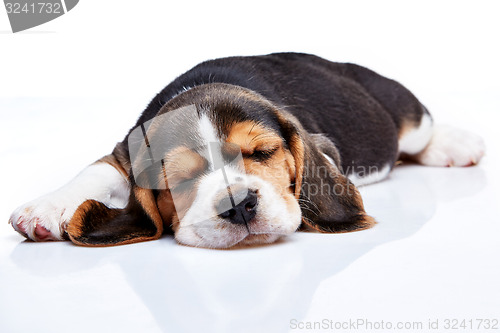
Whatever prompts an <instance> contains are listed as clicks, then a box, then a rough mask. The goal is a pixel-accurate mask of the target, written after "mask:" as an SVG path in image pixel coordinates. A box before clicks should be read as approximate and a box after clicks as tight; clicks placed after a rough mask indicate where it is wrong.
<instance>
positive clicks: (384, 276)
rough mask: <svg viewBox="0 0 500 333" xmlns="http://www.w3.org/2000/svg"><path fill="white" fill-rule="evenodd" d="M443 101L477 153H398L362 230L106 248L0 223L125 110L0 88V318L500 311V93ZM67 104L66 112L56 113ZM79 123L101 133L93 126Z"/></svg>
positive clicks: (374, 318) (134, 325) (134, 324)
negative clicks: (438, 157)
mask: <svg viewBox="0 0 500 333" xmlns="http://www.w3.org/2000/svg"><path fill="white" fill-rule="evenodd" d="M456 98H458V100H457V99H456ZM478 100H480V101H481V103H479V104H478V103H477V102H476V101H478ZM442 103H443V105H454V106H456V107H457V108H454V109H453V110H452V111H450V112H445V111H443V112H439V111H436V112H435V117H436V118H437V119H438V121H439V120H441V119H449V120H450V121H449V122H451V123H455V124H458V125H461V126H462V127H464V126H466V127H470V128H471V129H472V130H475V131H476V132H478V133H481V134H482V135H483V136H484V137H485V139H486V143H487V145H488V154H487V156H486V157H485V158H484V160H483V161H482V162H481V164H480V165H479V166H476V167H471V168H443V169H440V168H430V167H421V166H416V165H404V166H399V167H397V168H396V169H395V170H394V171H393V173H391V175H390V177H389V179H387V180H386V181H384V182H381V183H379V184H375V185H371V186H366V187H364V188H362V194H363V196H364V200H365V205H366V208H367V211H368V212H369V213H371V214H372V215H373V216H375V217H376V219H377V220H378V221H379V224H378V225H377V226H376V227H375V228H373V229H371V230H368V231H363V232H357V233H350V234H337V235H327V234H314V233H297V234H294V235H293V236H291V237H288V238H286V239H284V240H283V241H281V242H280V243H278V244H274V245H270V246H262V247H258V248H249V249H240V250H233V251H220V250H219V251H218V250H206V249H196V248H190V247H185V246H181V245H178V244H176V243H175V241H174V240H173V239H172V237H168V236H165V237H164V238H162V239H161V240H159V241H155V242H149V243H142V244H136V245H127V246H121V247H111V248H82V247H76V246H74V245H72V244H71V243H69V242H47V243H33V242H28V241H24V239H23V237H22V236H20V235H18V234H17V233H15V232H14V231H13V230H11V229H10V227H9V226H8V225H7V224H6V222H7V219H8V216H9V214H10V212H11V210H13V209H14V208H15V207H16V206H17V205H18V204H21V203H23V202H24V201H26V200H29V199H31V198H33V197H34V196H37V195H39V194H42V193H44V192H46V191H48V190H51V189H54V188H56V187H58V186H60V185H62V184H63V183H64V182H65V181H66V180H68V179H70V178H71V177H72V176H73V175H74V173H76V172H77V170H78V169H79V168H81V167H83V166H84V165H85V164H86V163H88V162H91V161H93V160H94V159H96V158H97V157H98V156H99V155H102V154H104V153H106V152H107V151H109V149H110V148H111V147H112V143H113V140H112V139H109V138H108V137H107V136H108V135H110V136H111V137H112V138H114V141H116V140H118V139H119V138H120V137H121V135H122V134H123V133H124V131H125V130H126V128H127V127H128V125H129V124H130V123H129V122H128V121H129V119H124V120H121V121H119V122H116V121H115V123H114V124H115V126H113V128H109V126H110V124H112V123H111V121H112V120H113V116H112V114H106V112H105V111H106V110H109V108H111V107H116V103H115V102H114V101H100V102H99V103H97V101H91V102H88V103H87V104H85V103H84V102H80V103H76V101H74V100H71V99H68V100H63V101H61V100H58V99H53V100H51V99H35V100H30V101H26V100H19V99H10V100H4V101H3V102H2V103H1V105H0V107H1V108H2V109H3V110H6V109H8V110H10V111H11V114H10V116H8V117H7V116H4V114H3V113H2V118H3V119H2V124H7V125H8V126H7V127H6V128H4V130H3V132H2V133H1V134H0V135H1V141H2V142H4V143H6V145H7V147H6V148H2V154H1V161H0V164H1V165H2V170H3V171H2V174H3V175H4V180H3V189H4V190H3V191H2V193H1V199H2V200H1V202H2V206H1V208H0V209H1V211H0V216H1V220H3V221H4V222H5V223H3V224H2V225H1V227H0V295H1V296H0V328H1V329H0V330H1V331H2V332H28V331H32V330H33V331H35V330H37V331H40V332H63V331H67V330H71V331H74V332H85V331H92V332H103V331H110V330H112V331H121V332H136V331H139V330H140V331H142V332H162V331H163V332H257V331H258V332H287V331H297V330H298V328H300V327H307V326H306V325H315V322H318V321H319V322H320V323H321V324H322V325H327V326H322V328H331V327H334V326H328V325H341V324H342V323H344V325H346V324H345V323H348V322H349V321H350V320H351V321H353V320H358V319H362V320H368V321H370V322H371V324H372V325H380V324H381V321H384V323H386V324H387V323H388V322H389V323H390V324H391V325H397V324H398V323H403V324H406V325H410V324H408V323H406V322H411V323H412V324H411V325H414V324H413V323H414V322H416V323H417V325H418V323H420V322H421V323H422V325H423V330H415V331H426V328H427V325H429V320H431V321H433V322H435V320H439V325H442V326H440V327H441V328H444V325H445V320H446V319H459V320H462V319H466V320H474V322H473V323H474V325H476V324H477V322H476V321H475V320H476V319H500V318H499V313H500V287H499V283H498V281H499V280H500V265H499V264H498V256H499V255H500V242H499V241H498V239H499V236H500V221H499V219H498V212H497V210H498V191H497V189H498V186H499V177H498V171H497V170H498V163H500V161H499V158H498V156H497V152H498V151H499V148H500V147H499V142H500V140H499V139H500V133H499V132H498V130H497V129H496V127H497V124H498V123H497V122H498V117H496V118H491V117H492V115H493V114H495V113H494V110H498V108H499V106H500V103H499V100H498V99H490V100H488V99H486V98H481V96H473V97H470V99H467V98H464V97H463V96H462V97H459V96H458V97H457V96H451V97H450V96H449V98H448V99H446V98H445V99H443V101H442ZM448 103H451V104H448ZM89 104H95V105H96V106H95V107H94V108H91V105H89ZM436 104H439V103H436ZM473 106H476V107H475V108H474V111H475V112H473V113H470V112H466V110H469V109H472V107H473ZM69 107H71V108H72V110H73V111H72V114H68V113H65V110H66V109H67V108H69ZM35 109H37V110H40V112H38V113H37V112H34V110H35ZM85 110H92V111H85ZM26 114H30V117H26ZM133 117H135V115H134V116H133ZM133 117H132V116H131V118H133ZM51 119H52V120H53V119H58V122H57V123H55V122H53V121H51ZM21 120H23V126H21V127H19V126H14V125H15V124H19V122H20V121H21ZM73 120H74V121H77V122H78V124H79V126H78V127H74V128H72V127H70V126H63V124H64V123H66V122H67V123H70V122H71V121H73ZM97 120H100V121H97ZM90 127H92V128H93V133H97V134H95V135H93V134H91V135H89V134H88V130H87V128H90ZM75 131H76V133H75ZM80 132H81V133H80ZM85 133H86V134H85ZM98 133H106V134H105V135H106V137H104V136H103V135H100V134H98ZM28 134H29V135H28ZM80 135H81V136H80ZM65 136H70V137H72V138H80V139H79V140H76V139H75V140H76V142H74V143H73V142H70V141H71V140H61V139H60V138H61V137H63V138H64V137H65ZM82 138H85V139H82ZM102 140H104V144H101V145H100V144H99V142H100V141H101V142H102ZM75 146H76V147H78V149H76V150H75V148H74V147H75ZM323 320H326V321H323ZM330 320H332V321H333V322H330ZM360 323H361V322H360ZM316 325H318V324H317V323H316ZM366 325H369V323H366ZM363 328H366V327H365V326H363V325H361V326H359V327H358V329H359V330H360V331H362V329H363ZM368 328H370V327H369V326H368ZM307 331H312V330H307ZM326 331H328V330H326ZM401 331H403V330H401ZM406 331H412V330H406Z"/></svg>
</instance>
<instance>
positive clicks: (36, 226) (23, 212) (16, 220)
mask: <svg viewBox="0 0 500 333" xmlns="http://www.w3.org/2000/svg"><path fill="white" fill-rule="evenodd" d="M81 203H82V201H81V200H75V199H74V198H69V197H68V196H63V194H62V193H58V192H54V193H50V194H47V195H45V196H43V197H40V198H38V199H35V200H33V201H30V202H28V203H27V204H24V205H22V206H21V207H19V208H17V209H16V210H15V211H14V212H13V213H12V215H11V217H10V219H9V223H10V224H12V226H13V227H14V229H15V230H16V231H17V232H19V233H20V234H22V235H23V236H25V237H26V238H29V239H31V240H34V241H46V240H63V239H64V233H65V230H66V226H67V225H68V223H69V221H70V220H71V217H72V216H73V214H74V213H75V211H76V209H77V208H78V206H79V205H80V204H81Z"/></svg>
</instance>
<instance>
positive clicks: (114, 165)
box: [9, 155, 130, 241]
mask: <svg viewBox="0 0 500 333" xmlns="http://www.w3.org/2000/svg"><path fill="white" fill-rule="evenodd" d="M129 192H130V189H129V184H128V180H127V175H126V171H125V170H124V169H123V167H121V165H120V164H119V162H118V161H117V160H116V158H115V157H114V156H113V155H108V156H105V157H103V158H102V159H100V160H98V161H97V162H95V163H94V164H91V165H90V166H88V167H87V168H85V169H84V170H83V171H82V172H80V174H78V175H77V176H76V177H75V178H74V179H73V180H72V181H70V182H69V183H68V184H66V185H64V186H63V187H61V188H60V189H58V190H56V191H54V192H52V193H49V194H46V195H44V196H42V197H40V198H38V199H35V200H33V201H31V202H28V203H27V204H24V205H22V206H21V207H19V208H17V209H16V210H15V211H14V213H12V215H11V217H10V219H9V223H10V224H12V226H13V227H14V229H15V230H16V231H18V232H19V233H21V234H22V235H24V236H25V237H27V238H29V239H31V240H34V241H46V240H63V239H64V236H65V230H66V227H67V224H68V222H69V221H70V220H71V217H72V216H73V214H74V213H75V211H76V209H77V208H78V206H79V205H80V204H81V203H83V202H84V201H86V200H89V199H93V200H96V201H100V202H102V203H104V204H105V205H106V206H108V207H112V208H123V207H125V206H126V204H127V201H128V198H129Z"/></svg>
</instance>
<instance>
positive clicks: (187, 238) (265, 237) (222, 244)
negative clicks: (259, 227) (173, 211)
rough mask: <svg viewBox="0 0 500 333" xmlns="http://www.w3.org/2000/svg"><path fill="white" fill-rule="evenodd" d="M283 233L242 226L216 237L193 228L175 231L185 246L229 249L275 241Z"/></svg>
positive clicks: (179, 240)
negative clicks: (254, 230) (252, 230)
mask: <svg viewBox="0 0 500 333" xmlns="http://www.w3.org/2000/svg"><path fill="white" fill-rule="evenodd" d="M285 235H286V234H285V233H276V232H268V233H266V232H259V233H251V232H248V229H247V228H246V227H244V226H241V227H240V228H231V230H230V231H226V232H222V233H218V235H217V237H213V236H212V237H207V235H201V234H200V233H199V232H197V231H196V229H195V228H186V227H185V228H180V229H179V230H177V232H176V233H175V239H176V240H177V242H179V243H180V244H183V245H187V246H194V247H201V248H209V249H231V248H240V247H246V246H254V245H259V244H270V243H274V242H276V241H277V240H278V239H280V238H281V237H283V236H285Z"/></svg>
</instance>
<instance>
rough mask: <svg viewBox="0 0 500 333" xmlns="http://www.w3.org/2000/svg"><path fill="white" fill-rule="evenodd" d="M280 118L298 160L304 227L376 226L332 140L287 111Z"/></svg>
mask: <svg viewBox="0 0 500 333" xmlns="http://www.w3.org/2000/svg"><path fill="white" fill-rule="evenodd" d="M278 120H279V122H280V125H281V128H282V132H283V136H284V138H285V140H286V141H287V144H288V148H289V149H290V152H291V153H292V155H293V157H294V160H295V169H296V175H295V196H296V198H297V199H298V200H299V204H300V207H301V210H302V222H303V226H304V225H305V226H307V227H310V228H313V229H314V230H317V231H320V232H349V231H355V230H362V229H368V228H370V227H372V226H373V225H375V223H376V222H375V220H374V219H373V218H372V217H371V216H369V215H367V214H366V212H365V210H364V206H363V200H362V199H361V195H360V193H359V191H358V189H357V188H356V187H355V186H354V184H352V183H351V182H350V181H349V179H348V178H347V177H346V176H344V175H343V174H342V172H341V171H340V169H339V166H340V155H339V153H338V150H337V148H336V147H335V145H334V144H333V143H332V141H331V140H329V139H328V138H326V137H324V136H322V135H318V134H313V135H311V134H309V133H307V132H306V131H305V130H304V129H303V128H302V126H301V125H300V123H299V122H298V120H297V119H295V117H293V116H291V115H288V114H286V113H280V114H279V115H278ZM325 155H326V156H328V158H327V157H325ZM332 162H333V163H332Z"/></svg>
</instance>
